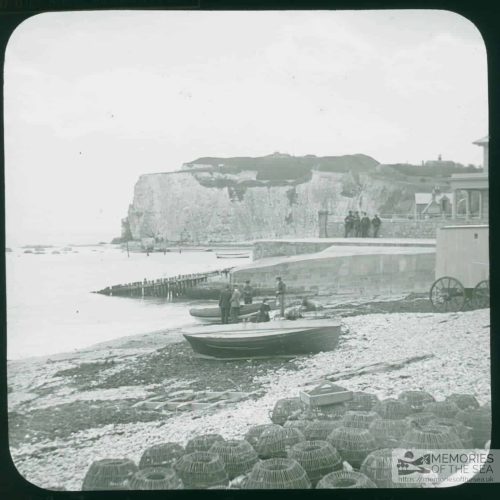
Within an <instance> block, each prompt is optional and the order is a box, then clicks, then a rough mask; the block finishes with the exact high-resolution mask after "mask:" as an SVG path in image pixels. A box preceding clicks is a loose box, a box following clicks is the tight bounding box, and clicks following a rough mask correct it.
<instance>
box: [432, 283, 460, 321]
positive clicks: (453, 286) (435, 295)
mask: <svg viewBox="0 0 500 500" xmlns="http://www.w3.org/2000/svg"><path fill="white" fill-rule="evenodd" d="M429 298H430V300H431V303H432V307H434V310H436V311H438V312H457V311H461V310H462V309H463V308H464V305H465V289H464V287H463V286H462V283H460V281H458V280H457V279H455V278H451V277H449V276H444V277H443V278H439V279H438V280H436V281H435V282H434V283H433V285H432V286H431V291H430V294H429Z"/></svg>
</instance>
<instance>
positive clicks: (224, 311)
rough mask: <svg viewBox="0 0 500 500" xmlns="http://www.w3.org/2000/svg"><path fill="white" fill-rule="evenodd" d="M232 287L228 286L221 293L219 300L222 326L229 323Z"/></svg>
mask: <svg viewBox="0 0 500 500" xmlns="http://www.w3.org/2000/svg"><path fill="white" fill-rule="evenodd" d="M231 295H232V293H231V287H230V286H229V285H226V287H225V288H224V289H223V290H222V292H221V293H220V298H219V309H220V317H221V321H222V324H223V325H225V324H227V323H229V311H230V310H231Z"/></svg>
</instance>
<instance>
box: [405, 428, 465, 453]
mask: <svg viewBox="0 0 500 500" xmlns="http://www.w3.org/2000/svg"><path fill="white" fill-rule="evenodd" d="M463 447H464V445H463V443H462V442H461V441H460V439H459V437H458V436H457V435H456V434H455V433H454V432H453V431H451V430H449V429H446V428H444V427H424V428H422V429H417V428H416V427H414V428H412V429H410V430H409V431H408V432H407V433H406V434H405V435H404V436H403V438H402V439H401V441H400V443H399V446H398V448H408V449H410V450H411V449H416V450H431V451H432V450H444V449H459V448H463Z"/></svg>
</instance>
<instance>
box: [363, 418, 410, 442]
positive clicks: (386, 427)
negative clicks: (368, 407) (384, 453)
mask: <svg viewBox="0 0 500 500" xmlns="http://www.w3.org/2000/svg"><path fill="white" fill-rule="evenodd" d="M368 429H369V431H370V432H371V434H372V436H373V437H374V438H375V443H376V444H377V447H378V448H396V447H397V446H398V443H399V441H401V438H402V437H403V436H404V435H405V434H406V433H407V432H408V431H409V430H410V423H409V422H408V420H406V419H405V418H401V419H399V420H385V419H382V418H378V419H376V420H374V421H373V422H372V423H371V424H370V426H369V428H368Z"/></svg>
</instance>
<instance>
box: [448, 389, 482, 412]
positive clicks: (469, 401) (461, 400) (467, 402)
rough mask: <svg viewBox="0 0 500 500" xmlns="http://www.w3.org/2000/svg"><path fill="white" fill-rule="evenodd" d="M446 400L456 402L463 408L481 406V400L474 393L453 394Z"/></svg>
mask: <svg viewBox="0 0 500 500" xmlns="http://www.w3.org/2000/svg"><path fill="white" fill-rule="evenodd" d="M446 401H449V402H451V403H455V404H456V405H457V406H458V407H459V408H460V409H461V410H467V409H474V408H479V402H478V401H477V399H476V398H475V397H474V396H473V395H472V394H456V393H455V394H451V395H450V396H448V397H447V398H446Z"/></svg>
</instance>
